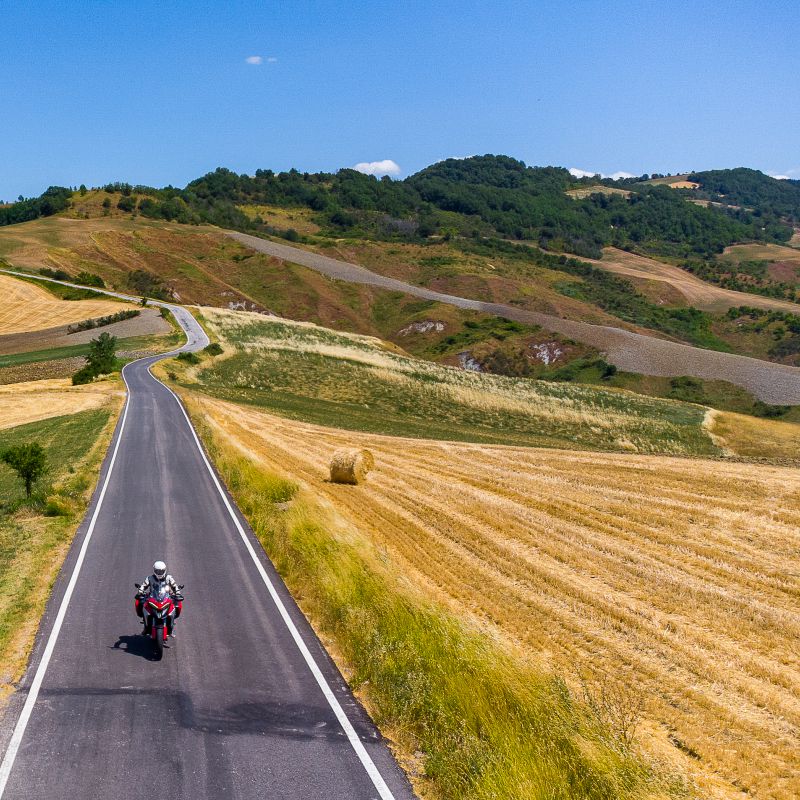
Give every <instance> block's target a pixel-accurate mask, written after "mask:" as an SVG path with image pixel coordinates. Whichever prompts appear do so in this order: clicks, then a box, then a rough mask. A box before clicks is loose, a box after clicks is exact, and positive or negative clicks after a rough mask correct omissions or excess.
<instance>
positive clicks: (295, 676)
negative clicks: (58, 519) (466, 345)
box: [0, 306, 414, 800]
mask: <svg viewBox="0 0 800 800" xmlns="http://www.w3.org/2000/svg"><path fill="white" fill-rule="evenodd" d="M169 307H170V308H171V310H172V311H173V313H174V314H175V316H176V318H177V320H178V322H179V323H180V324H181V327H182V328H183V329H184V331H185V332H186V334H187V337H188V343H187V345H186V346H185V348H184V349H187V350H197V349H200V348H201V347H203V346H204V345H205V344H207V343H208V339H207V338H206V336H205V334H204V333H203V331H202V329H201V328H200V326H199V325H198V324H197V323H196V321H195V320H194V319H193V317H192V316H191V315H190V314H189V313H188V311H186V310H185V309H183V308H181V307H179V306H169ZM163 357H164V356H155V357H150V358H147V359H143V360H140V361H135V362H132V363H130V364H129V365H127V366H126V367H125V369H124V371H123V376H124V378H125V381H126V383H127V386H128V400H127V404H126V406H125V410H124V412H123V415H122V417H121V418H120V421H119V423H118V425H117V429H116V432H115V435H114V439H113V442H112V445H111V448H110V451H109V453H108V455H107V457H106V460H105V463H104V465H103V468H102V471H101V474H100V482H99V484H98V488H97V490H96V491H95V495H94V498H93V500H92V503H91V506H90V509H89V512H88V514H87V517H86V519H85V520H84V522H83V524H82V525H81V527H80V528H79V530H78V533H77V535H76V537H75V540H74V543H73V546H72V548H71V550H70V552H69V554H68V556H67V559H66V562H65V564H64V567H63V569H62V571H61V574H60V577H59V578H58V581H57V583H56V586H55V589H54V592H53V596H52V598H51V600H50V602H49V604H48V607H47V611H46V614H45V617H44V620H43V622H42V625H41V629H40V632H39V635H38V637H37V642H36V645H35V649H34V653H33V657H32V659H31V662H30V665H29V668H28V670H27V672H26V674H25V676H24V679H23V680H22V683H21V685H20V686H19V689H18V691H17V692H16V693H15V694H14V695H12V697H11V699H10V701H9V704H8V706H7V708H6V709H5V712H4V714H3V716H2V718H0V759H1V760H0V798H2V799H3V800H63V798H105V797H112V798H131V797H135V796H139V795H140V794H142V793H144V794H145V795H149V794H154V795H158V796H163V797H177V798H182V800H194V799H195V798H207V799H208V800H221V798H236V799H237V800H249V799H250V798H253V800H255V798H270V799H271V800H273V799H274V800H373V799H376V798H380V800H391V799H392V798H394V799H395V800H412V798H413V797H414V795H413V793H412V791H411V788H410V786H409V784H408V782H407V780H406V779H405V776H404V775H403V774H402V772H401V771H400V769H399V768H398V766H397V764H396V763H395V761H394V759H393V757H392V755H391V753H390V751H389V750H388V748H387V746H386V744H385V742H384V741H383V740H382V739H381V736H380V734H379V733H378V731H377V729H376V728H375V726H374V725H373V724H372V722H371V721H370V719H369V718H368V717H367V715H366V714H365V713H364V711H363V710H362V708H361V707H360V705H359V704H358V703H357V702H356V700H355V699H354V697H353V695H352V694H351V692H350V690H349V689H348V687H347V685H346V683H345V681H344V680H343V679H342V677H341V675H340V674H339V672H338V670H337V669H336V667H335V666H334V665H333V663H332V662H331V660H330V658H329V657H328V655H327V653H326V651H325V649H324V648H323V646H322V645H321V643H320V642H319V640H318V639H317V637H316V636H315V634H314V632H313V631H312V629H311V628H310V626H309V625H308V623H307V621H306V619H305V618H304V616H303V615H302V613H301V612H300V611H299V609H298V608H297V606H296V604H295V603H294V601H293V600H292V598H291V597H290V595H289V593H288V592H287V590H286V588H285V587H284V585H283V582H282V581H281V579H280V577H279V576H278V575H277V574H276V572H275V570H274V569H273V567H272V564H271V563H270V561H269V560H268V559H267V557H266V556H265V554H264V552H263V550H262V548H261V546H260V545H259V543H258V542H257V541H256V539H255V538H254V536H253V534H252V532H251V530H250V528H249V527H248V525H247V522H246V521H245V519H244V518H243V517H242V515H241V513H240V512H239V511H238V509H237V508H236V506H235V504H234V502H233V500H232V499H231V497H230V496H229V495H228V493H227V492H226V490H225V489H224V487H222V486H221V484H220V482H219V479H218V478H217V476H216V474H215V472H214V470H213V468H212V467H211V465H210V464H209V462H208V460H207V459H206V456H205V455H204V453H203V450H202V448H201V446H200V444H199V441H198V439H197V436H196V434H195V432H194V430H193V428H192V426H191V423H190V422H189V419H188V417H187V416H186V414H185V412H184V410H183V407H182V405H181V404H180V403H179V402H178V400H177V398H176V397H175V395H174V394H172V392H171V391H170V390H169V389H168V388H167V387H166V386H164V385H163V384H161V383H160V382H159V381H157V380H156V379H155V378H154V377H153V376H152V375H151V374H150V372H149V368H150V366H151V365H152V364H153V363H154V362H155V361H156V360H158V358H163ZM156 558H164V559H165V560H166V562H167V564H168V566H169V568H170V570H171V571H172V572H174V574H175V576H176V578H177V579H178V580H179V581H180V582H181V583H185V584H186V589H185V593H186V598H187V599H186V610H185V614H184V616H183V618H182V619H181V620H180V622H179V623H178V626H177V639H176V640H175V641H174V642H172V643H171V644H170V646H169V649H168V651H167V652H166V653H165V656H164V660H163V661H161V662H155V661H152V660H150V657H149V656H150V651H151V648H150V643H149V642H148V641H147V640H146V639H144V637H142V636H141V635H140V634H139V630H140V625H139V623H138V620H137V619H136V617H135V615H134V613H133V594H134V587H133V583H134V581H135V580H141V578H142V577H144V575H145V574H147V573H148V571H149V569H150V567H151V565H152V562H153V560H154V559H156ZM20 590H21V591H24V587H20Z"/></svg>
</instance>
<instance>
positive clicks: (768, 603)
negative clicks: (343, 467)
mask: <svg viewBox="0 0 800 800" xmlns="http://www.w3.org/2000/svg"><path fill="white" fill-rule="evenodd" d="M195 400H196V402H197V404H198V407H199V408H201V409H202V412H203V413H204V415H206V417H207V419H208V420H210V421H211V423H212V424H213V426H214V428H215V429H216V430H217V431H219V432H222V433H223V434H224V436H226V437H228V438H229V439H230V441H232V442H233V443H234V444H235V445H236V446H237V447H238V448H239V449H240V450H241V452H243V453H246V454H247V455H248V456H249V457H252V458H255V459H257V460H258V461H259V462H260V463H261V464H262V465H263V466H264V467H265V468H267V469H269V470H271V471H278V472H279V473H283V474H288V475H290V476H292V477H295V478H299V479H301V480H302V481H303V482H304V483H305V484H307V485H308V486H309V487H311V488H312V489H313V491H314V492H315V493H316V494H318V495H319V496H321V497H322V498H324V501H325V502H327V503H329V504H331V505H332V506H333V508H334V510H335V512H336V513H337V514H339V515H341V516H343V517H344V518H345V519H346V520H347V521H348V522H349V524H350V525H351V526H352V529H353V530H354V531H358V534H359V535H362V536H366V537H368V539H369V540H370V541H371V542H372V543H374V545H375V546H377V548H378V550H379V551H380V552H382V553H383V554H384V557H385V559H386V560H387V562H388V563H390V564H391V565H392V566H393V567H394V568H395V569H396V570H397V573H398V575H400V576H402V578H400V579H401V580H402V581H404V582H406V583H408V584H409V585H411V586H413V587H414V588H415V589H416V590H421V591H422V592H424V594H425V595H426V597H429V598H432V599H435V600H437V601H440V602H442V603H444V604H446V605H447V606H448V607H449V608H450V609H451V610H452V611H453V612H455V613H457V614H459V615H460V616H461V617H462V618H463V619H465V620H467V621H468V622H469V623H470V624H471V625H473V626H475V627H477V628H478V629H480V630H483V631H484V632H485V633H486V634H487V635H489V636H492V637H500V639H501V640H502V641H504V642H506V643H507V644H508V646H509V647H511V648H512V649H513V650H514V652H515V653H516V654H517V656H518V657H520V658H523V659H530V660H532V661H534V662H535V663H536V664H537V665H540V666H545V667H546V668H547V669H552V670H555V671H557V672H559V673H560V674H562V675H564V676H565V677H566V678H567V680H568V682H569V683H571V684H572V685H573V686H574V687H579V686H580V683H581V678H580V676H583V678H585V679H586V680H587V681H588V683H589V685H590V686H591V687H594V691H596V692H600V693H601V695H604V696H605V697H606V699H607V700H608V707H607V708H606V712H607V714H608V715H609V719H610V721H611V722H614V721H616V724H618V725H622V724H623V721H624V720H625V719H627V718H628V716H630V717H631V718H632V717H635V716H636V711H637V709H638V705H639V701H640V700H641V702H642V707H641V714H642V718H641V724H640V726H639V733H640V737H641V739H642V741H643V743H644V744H645V745H646V747H647V748H648V749H649V750H650V751H651V752H652V753H653V754H654V755H656V756H658V757H661V758H667V759H669V760H670V761H671V762H674V763H675V764H677V765H678V766H679V768H680V769H681V770H684V771H686V772H688V773H690V774H692V775H694V777H695V779H696V780H697V781H698V783H699V785H700V786H701V787H702V791H701V793H702V795H703V796H715V797H730V798H734V797H741V796H742V792H743V791H744V792H746V793H747V794H749V795H752V796H756V797H772V798H780V800H789V798H795V797H797V796H798V793H800V735H799V732H800V653H798V651H797V648H796V647H795V645H794V643H795V642H796V641H797V637H798V636H800V610H799V609H798V596H800V534H798V529H800V472H799V471H798V470H796V469H788V468H776V467H763V466H759V467H757V466H753V465H746V464H731V463H728V464H725V463H721V462H718V461H717V462H703V461H697V460H684V459H671V458H662V457H652V456H651V457H642V456H635V455H601V454H597V453H576V452H574V451H572V452H566V451H556V450H534V449H528V448H513V447H500V446H489V445H470V444H457V443H452V442H436V441H420V440H411V439H394V438H390V437H382V436H375V435H368V434H360V433H353V432H345V431H341V430H335V429H330V428H322V427H318V426H313V425H309V424H307V423H301V422H297V421H292V420H287V419H284V418H279V417H275V416H271V415H268V414H265V413H263V412H260V411H258V410H255V409H252V408H249V409H246V408H242V407H240V406H236V405H234V404H229V403H225V402H222V401H219V400H214V399H210V398H207V397H202V396H197V395H195ZM340 446H358V447H361V446H365V447H368V448H369V449H370V450H371V451H372V452H373V453H374V454H375V458H376V464H377V467H376V469H375V471H374V473H372V474H371V476H370V478H369V480H368V482H367V483H366V484H365V485H363V486H360V487H355V488H354V487H341V486H336V485H332V484H329V483H328V482H327V481H326V477H327V466H328V462H329V459H330V456H331V453H332V452H333V451H334V450H335V449H336V448H338V447H340ZM626 715H627V716H626ZM629 721H630V720H629Z"/></svg>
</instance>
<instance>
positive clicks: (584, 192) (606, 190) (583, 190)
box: [565, 183, 630, 200]
mask: <svg viewBox="0 0 800 800" xmlns="http://www.w3.org/2000/svg"><path fill="white" fill-rule="evenodd" d="M565 194H567V195H569V196H570V197H574V198H575V199H576V200H583V198H585V197H590V196H591V195H593V194H610V195H611V194H618V195H622V196H623V197H628V196H630V192H629V191H628V190H627V189H617V188H616V187H614V186H604V185H603V184H601V183H598V184H596V185H594V186H581V187H579V188H577V189H567V191H566V192H565Z"/></svg>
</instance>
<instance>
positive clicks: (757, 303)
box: [583, 247, 800, 314]
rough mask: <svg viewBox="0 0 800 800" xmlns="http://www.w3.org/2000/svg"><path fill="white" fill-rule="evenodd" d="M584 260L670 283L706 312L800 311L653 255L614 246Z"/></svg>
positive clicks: (690, 301)
mask: <svg viewBox="0 0 800 800" xmlns="http://www.w3.org/2000/svg"><path fill="white" fill-rule="evenodd" d="M583 260H584V261H588V262H589V263H590V264H594V265H595V266H596V267H601V268H602V269H606V270H608V271H609V272H614V273H616V274H617V275H624V276H625V277H627V278H644V279H646V280H651V281H662V282H663V283H668V284H670V286H674V287H675V288H676V289H677V290H678V291H679V292H680V293H681V294H682V295H683V296H684V297H685V298H686V300H687V301H688V302H689V303H690V305H693V306H694V307H695V308H700V309H703V310H705V311H725V310H727V309H729V308H733V307H736V306H754V307H755V308H766V309H776V310H779V311H790V312H791V313H793V314H800V305H798V304H797V303H790V302H789V301H788V300H777V299H775V298H773V297H762V296H761V295H757V294H750V293H747V292H735V291H733V290H732V289H723V288H722V287H720V286H714V285H713V284H710V283H706V282H705V281H701V280H700V278H696V277H695V276H694V275H692V274H691V273H689V272H686V271H685V270H682V269H681V268H680V267H674V266H672V265H671V264H664V263H663V262H661V261H656V260H655V259H653V258H645V257H644V256H637V255H635V254H633V253H626V252H625V251H624V250H617V249H616V248H614V247H607V248H606V249H605V250H604V252H603V260H602V261H597V260H595V259H591V258H585V259H583Z"/></svg>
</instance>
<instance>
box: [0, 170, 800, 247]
mask: <svg viewBox="0 0 800 800" xmlns="http://www.w3.org/2000/svg"><path fill="white" fill-rule="evenodd" d="M692 179H693V180H696V181H697V182H698V183H701V184H702V191H701V190H695V191H696V192H697V193H700V194H705V195H708V196H709V197H710V196H714V197H719V196H720V195H721V194H724V195H725V196H726V198H727V200H728V201H729V202H730V203H731V204H733V205H736V206H739V207H738V208H723V207H711V208H706V207H703V206H700V205H697V204H694V203H688V202H686V192H685V191H683V190H674V189H671V188H669V187H666V186H657V185H650V184H643V183H641V182H636V181H635V180H634V181H625V182H624V184H625V186H626V188H627V189H628V190H629V191H630V194H629V195H628V196H624V195H622V194H609V193H602V192H598V193H596V194H592V195H591V196H589V197H586V198H583V199H575V198H573V197H570V196H569V195H567V194H566V191H567V190H568V189H570V188H575V187H580V186H585V185H587V184H589V183H591V182H592V181H591V179H576V178H574V177H573V176H572V175H571V174H570V173H569V172H568V171H567V170H566V169H563V168H561V167H528V166H526V165H525V164H524V163H523V162H522V161H518V160H516V159H513V158H510V157H508V156H493V155H486V156H475V157H472V158H467V159H448V160H446V161H442V162H440V163H438V164H433V165H432V166H430V167H427V168H425V169H423V170H421V171H420V172H418V173H416V174H414V175H411V176H410V177H408V178H406V179H405V180H402V181H400V180H391V179H389V178H382V179H377V178H375V177H372V176H368V175H363V174H361V173H360V172H356V171H355V170H352V169H343V170H340V171H339V172H337V173H335V174H332V173H300V172H298V171H297V170H290V171H288V172H280V173H275V172H273V171H272V170H265V169H260V170H257V171H256V173H255V175H252V176H250V175H238V174H236V173H235V172H232V171H231V170H228V169H224V168H219V169H217V170H215V171H214V172H210V173H208V174H207V175H204V176H203V177H201V178H198V179H197V180H194V181H191V182H190V183H189V184H188V185H187V186H186V187H185V188H184V189H178V188H174V187H171V186H168V187H166V188H163V189H154V188H152V187H146V186H131V185H130V184H127V183H114V184H109V185H108V186H106V187H104V188H105V189H106V190H107V191H109V192H121V193H122V195H123V196H122V198H121V199H120V200H119V201H118V207H119V208H120V209H121V210H123V211H129V212H133V211H135V212H137V213H139V214H141V215H143V216H146V217H151V218H157V219H164V220H169V221H177V222H181V223H187V224H198V223H211V224H214V225H219V226H221V227H225V228H233V229H238V230H246V231H250V232H253V233H257V234H258V233H263V234H267V235H269V234H272V235H282V236H284V237H285V238H287V239H299V238H300V237H299V236H298V234H297V233H296V232H295V231H293V230H276V229H274V228H272V227H270V226H269V225H268V224H267V223H266V222H265V221H264V220H262V219H260V218H258V217H256V218H255V219H253V218H250V217H248V216H247V215H245V214H244V213H243V212H242V211H241V210H240V209H239V208H238V206H240V205H244V204H254V205H262V204H263V205H272V206H283V207H288V208H291V207H295V208H296V207H301V208H307V209H310V210H311V211H312V212H313V213H314V215H315V219H316V221H317V222H318V223H319V224H320V225H321V226H322V228H323V232H324V233H328V234H330V235H335V236H354V237H371V238H381V239H402V240H413V241H426V240H429V239H431V238H432V237H435V238H437V239H438V238H441V237H444V238H446V239H451V238H456V237H458V238H462V239H464V238H467V239H473V240H480V239H484V238H487V237H492V238H504V239H513V240H519V241H526V242H531V243H533V244H536V245H539V246H540V247H542V248H544V249H545V250H549V251H551V252H556V253H560V252H568V253H574V254H576V255H579V256H584V257H600V255H601V253H602V248H603V247H604V246H606V245H615V246H617V247H621V248H625V249H630V250H636V251H639V252H642V253H648V254H652V255H656V256H669V257H675V258H677V259H694V260H699V261H703V260H707V259H711V258H713V256H714V255H716V254H717V253H720V252H722V250H723V249H724V248H725V247H726V246H728V245H730V244H733V243H735V242H743V241H768V242H784V241H786V240H788V239H789V237H790V236H791V233H792V230H791V225H790V224H789V223H790V222H791V221H793V220H794V219H796V218H797V216H798V212H800V186H797V185H795V184H796V182H791V181H778V180H775V179H773V178H769V177H768V176H766V175H763V174H762V173H759V172H756V171H755V170H746V169H736V170H719V171H714V172H705V173H694V174H693V176H692ZM605 183H609V182H608V181H605ZM69 194H70V193H69V190H68V189H63V188H59V187H51V188H50V189H48V190H47V192H45V193H44V194H43V195H42V196H41V197H39V198H34V199H28V200H22V201H20V202H17V203H14V204H12V205H10V206H7V207H5V208H2V209H0V224H6V225H7V224H13V223H16V222H23V221H25V220H28V219H35V218H36V217H37V216H47V215H49V214H54V213H57V212H58V211H60V210H63V209H64V208H65V207H66V206H67V204H68V202H69ZM734 200H735V201H736V202H735V203H734Z"/></svg>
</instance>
